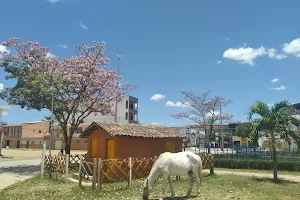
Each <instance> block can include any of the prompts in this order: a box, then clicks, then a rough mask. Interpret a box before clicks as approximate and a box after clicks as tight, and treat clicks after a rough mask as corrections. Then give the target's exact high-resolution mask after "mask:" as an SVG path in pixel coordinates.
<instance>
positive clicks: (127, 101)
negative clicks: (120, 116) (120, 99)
mask: <svg viewBox="0 0 300 200" xmlns="http://www.w3.org/2000/svg"><path fill="white" fill-rule="evenodd" d="M126 108H128V100H127V101H126Z"/></svg>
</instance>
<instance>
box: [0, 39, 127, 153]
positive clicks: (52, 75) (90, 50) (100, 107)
mask: <svg viewBox="0 0 300 200" xmlns="http://www.w3.org/2000/svg"><path fill="white" fill-rule="evenodd" d="M2 44H3V45H4V46H6V47H7V49H8V50H9V51H6V52H0V58H1V59H0V67H2V68H3V70H4V71H5V72H6V73H7V76H6V79H15V80H16V81H17V82H16V85H15V86H14V87H12V88H6V89H5V90H4V91H3V92H2V93H1V94H0V97H1V98H2V99H3V100H6V101H7V102H8V103H9V104H12V105H20V106H21V107H22V108H26V109H28V110H30V109H36V110H42V109H48V110H51V106H52V105H51V102H52V97H53V101H54V109H53V114H54V117H55V119H57V121H58V123H59V125H60V126H61V129H62V133H63V136H64V140H65V143H66V149H65V150H66V153H70V148H71V141H72V136H73V134H74V132H75V131H76V130H77V128H78V126H79V125H80V123H82V122H83V120H84V119H85V118H86V117H87V116H89V115H90V114H92V113H99V114H102V115H113V114H114V112H113V109H112V104H111V102H112V100H114V99H116V98H118V97H119V96H120V95H122V94H124V93H126V92H128V91H129V90H131V89H132V87H131V86H130V85H129V84H124V83H123V84H120V80H121V77H120V76H119V75H118V74H117V73H116V72H115V71H113V70H110V69H108V68H107V67H105V66H106V65H107V64H108V62H109V59H108V58H106V57H104V47H105V43H104V42H102V43H97V42H94V44H93V45H92V46H87V45H85V44H83V45H77V54H76V56H73V57H70V58H61V57H57V56H53V55H52V54H50V52H49V51H50V48H47V47H42V46H40V44H39V43H37V42H31V41H27V42H20V41H19V39H18V38H12V39H10V40H8V41H7V42H3V43H2ZM67 124H70V125H71V128H70V131H69V132H68V131H67Z"/></svg>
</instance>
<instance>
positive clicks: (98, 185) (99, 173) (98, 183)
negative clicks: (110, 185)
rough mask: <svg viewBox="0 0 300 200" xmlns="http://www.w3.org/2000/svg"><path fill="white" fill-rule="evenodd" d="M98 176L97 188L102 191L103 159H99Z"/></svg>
mask: <svg viewBox="0 0 300 200" xmlns="http://www.w3.org/2000/svg"><path fill="white" fill-rule="evenodd" d="M97 174H98V176H97V188H98V189H99V190H100V189H101V188H102V184H101V158H98V173H97Z"/></svg>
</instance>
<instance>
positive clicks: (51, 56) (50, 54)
mask: <svg viewBox="0 0 300 200" xmlns="http://www.w3.org/2000/svg"><path fill="white" fill-rule="evenodd" d="M55 57H56V56H55V55H53V54H52V53H50V52H47V54H46V58H55Z"/></svg>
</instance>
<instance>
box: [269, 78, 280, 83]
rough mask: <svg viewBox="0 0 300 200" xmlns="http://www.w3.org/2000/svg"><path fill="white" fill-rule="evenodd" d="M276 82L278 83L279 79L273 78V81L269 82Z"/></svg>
mask: <svg viewBox="0 0 300 200" xmlns="http://www.w3.org/2000/svg"><path fill="white" fill-rule="evenodd" d="M278 81H279V78H274V79H272V80H271V82H272V83H276V82H278Z"/></svg>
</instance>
